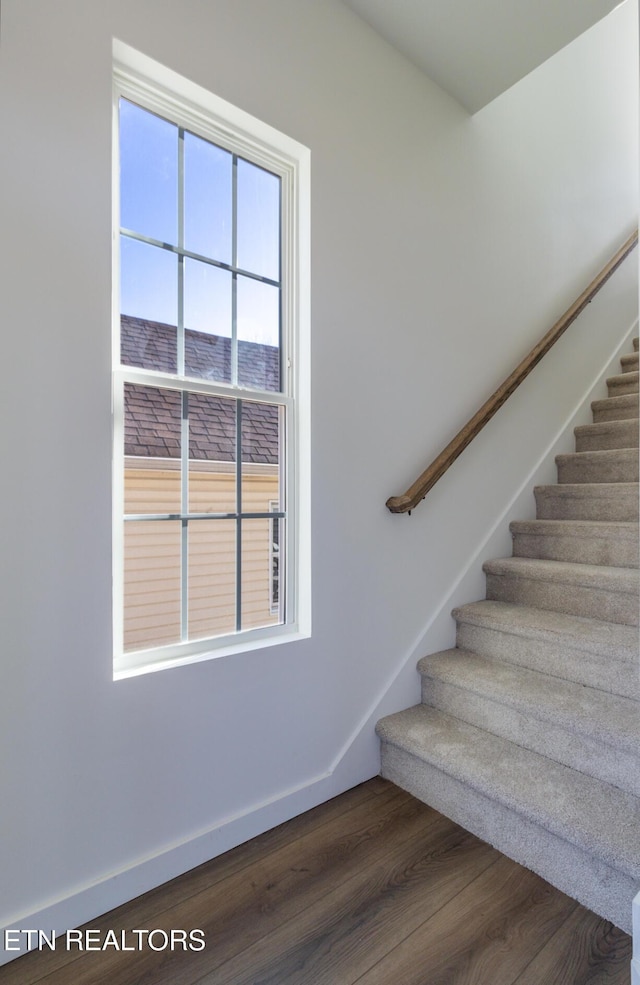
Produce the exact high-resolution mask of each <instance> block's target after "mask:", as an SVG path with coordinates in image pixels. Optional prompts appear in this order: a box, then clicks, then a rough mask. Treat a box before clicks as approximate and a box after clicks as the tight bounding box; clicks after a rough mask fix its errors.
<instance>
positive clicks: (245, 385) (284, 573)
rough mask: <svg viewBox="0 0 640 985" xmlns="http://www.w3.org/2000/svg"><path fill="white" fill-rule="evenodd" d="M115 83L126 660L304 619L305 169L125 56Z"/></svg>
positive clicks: (234, 641)
mask: <svg viewBox="0 0 640 985" xmlns="http://www.w3.org/2000/svg"><path fill="white" fill-rule="evenodd" d="M115 98H116V105H115V111H116V120H117V124H116V131H117V132H116V141H117V149H118V150H117V171H118V175H117V188H116V199H117V203H118V208H117V210H116V211H117V213H118V215H117V222H116V225H117V239H118V244H119V245H118V249H117V257H116V265H115V266H116V270H117V273H118V277H117V280H118V283H119V290H118V292H117V293H118V295H119V303H118V311H117V318H116V323H117V324H116V329H117V339H116V344H115V346H114V350H115V351H114V358H115V364H116V365H115V373H114V378H115V386H114V411H115V413H114V428H115V443H114V444H115V454H116V468H115V469H114V472H115V476H116V489H115V500H116V502H117V504H118V509H119V510H120V507H121V515H119V517H118V519H117V530H116V535H115V545H116V550H115V578H114V583H115V586H116V592H115V593H114V594H115V603H116V613H115V618H114V627H115V633H116V639H115V652H116V664H115V666H116V670H118V669H121V670H124V671H126V670H127V669H129V670H130V669H136V668H140V667H142V668H145V667H146V666H148V665H151V664H157V663H158V662H162V661H167V660H169V661H171V662H176V660H180V659H182V658H187V659H188V658H193V657H194V656H196V657H197V658H199V655H201V654H202V653H203V652H207V651H211V650H216V649H219V648H220V647H228V646H229V645H235V646H238V644H242V643H245V644H246V643H247V642H249V643H251V642H252V641H254V642H255V641H256V639H257V640H265V641H267V640H269V639H273V638H274V635H275V636H277V635H282V632H283V630H286V629H287V627H293V626H295V624H296V611H295V606H296V592H295V591H294V588H295V579H294V576H295V572H296V569H297V568H299V552H298V551H297V545H296V537H297V529H298V522H297V517H296V516H295V505H296V488H295V478H296V461H295V454H296V442H295V441H294V435H295V430H296V409H297V407H296V399H295V398H296V396H297V382H296V380H297V376H296V369H297V367H296V365H295V361H294V358H293V357H294V353H295V352H296V351H297V348H296V346H295V344H294V341H295V340H296V330H297V320H296V303H295V300H296V299H295V297H294V286H295V283H296V243H297V230H296V222H295V216H296V208H295V206H296V191H297V189H296V182H297V180H299V175H298V171H297V169H296V166H295V161H293V162H292V159H291V155H287V157H286V158H285V157H284V156H283V155H282V153H281V152H280V153H279V152H278V149H277V147H271V146H269V145H268V144H266V145H265V143H264V141H263V140H255V138H254V139H248V138H247V137H246V134H245V133H244V132H238V133H235V132H234V130H233V128H232V127H231V128H230V127H229V123H228V120H225V123H224V126H221V125H220V122H219V120H218V119H215V118H207V117H206V116H203V115H202V113H201V107H198V108H197V111H194V109H193V106H192V105H191V104H189V103H186V104H185V103H181V102H180V101H179V100H176V99H175V98H173V99H171V100H167V99H166V98H164V97H163V96H162V95H161V94H160V93H159V92H158V91H154V90H153V89H150V88H149V87H148V85H140V84H139V83H138V82H137V80H136V79H135V77H133V76H132V74H131V73H127V72H123V71H117V72H116V97H115ZM219 104H220V101H217V102H216V106H219ZM223 105H224V106H225V107H227V104H223ZM243 123H246V119H243Z"/></svg>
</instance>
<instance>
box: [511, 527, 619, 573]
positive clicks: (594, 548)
mask: <svg viewBox="0 0 640 985" xmlns="http://www.w3.org/2000/svg"><path fill="white" fill-rule="evenodd" d="M638 553H639V552H638V538H637V535H636V536H635V537H629V538H622V537H614V536H611V537H606V536H604V537H603V536H598V537H588V536H584V537H581V536H576V535H573V536H572V535H571V534H568V535H566V536H559V537H554V536H551V535H549V534H540V535H538V534H523V533H516V534H514V536H513V556H514V557H531V558H541V559H543V560H547V561H575V562H577V563H578V564H604V565H609V566H611V567H614V568H637V567H638Z"/></svg>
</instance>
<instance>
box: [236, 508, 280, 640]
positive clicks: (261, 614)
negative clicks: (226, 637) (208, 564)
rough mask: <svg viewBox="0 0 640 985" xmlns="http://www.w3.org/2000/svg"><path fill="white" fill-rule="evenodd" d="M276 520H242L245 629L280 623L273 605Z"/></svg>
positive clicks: (277, 610) (243, 618)
mask: <svg viewBox="0 0 640 985" xmlns="http://www.w3.org/2000/svg"><path fill="white" fill-rule="evenodd" d="M272 537H273V520H269V519H266V518H265V519H264V520H243V521H242V629H254V628H256V627H257V626H273V625H275V624H277V623H279V622H281V619H280V614H279V609H278V607H277V606H274V605H273V590H274V589H273V577H274V565H273V555H274V550H273V540H272Z"/></svg>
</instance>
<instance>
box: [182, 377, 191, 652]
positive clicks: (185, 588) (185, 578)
mask: <svg viewBox="0 0 640 985" xmlns="http://www.w3.org/2000/svg"><path fill="white" fill-rule="evenodd" d="M180 509H181V510H182V524H181V525H182V531H181V544H180V636H181V639H182V640H183V641H184V640H187V639H188V638H189V520H188V518H187V516H186V514H188V513H189V393H188V391H186V390H183V391H182V400H181V420H180Z"/></svg>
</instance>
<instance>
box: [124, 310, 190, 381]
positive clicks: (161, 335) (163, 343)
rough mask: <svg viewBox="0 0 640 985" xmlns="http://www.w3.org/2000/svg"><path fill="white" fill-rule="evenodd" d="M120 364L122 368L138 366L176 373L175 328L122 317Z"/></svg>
mask: <svg viewBox="0 0 640 985" xmlns="http://www.w3.org/2000/svg"><path fill="white" fill-rule="evenodd" d="M120 361H121V362H122V364H123V366H140V367H142V368H144V369H159V370H160V371H161V372H163V373H175V372H176V370H177V367H178V344H177V335H176V327H175V325H163V324H162V323H161V322H155V321H147V320H146V319H145V318H134V317H132V316H131V315H122V317H121V318H120Z"/></svg>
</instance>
